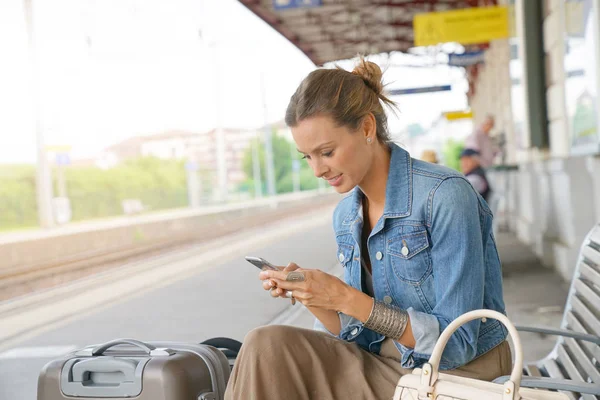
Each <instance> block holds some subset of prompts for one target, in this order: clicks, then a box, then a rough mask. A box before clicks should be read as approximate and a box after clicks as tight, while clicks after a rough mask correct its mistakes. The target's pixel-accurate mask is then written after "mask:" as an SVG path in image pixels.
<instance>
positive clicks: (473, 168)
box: [460, 149, 492, 201]
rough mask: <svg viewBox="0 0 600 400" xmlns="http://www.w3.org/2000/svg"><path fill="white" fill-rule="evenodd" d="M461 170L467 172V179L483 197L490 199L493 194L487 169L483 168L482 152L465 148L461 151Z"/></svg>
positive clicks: (486, 199)
mask: <svg viewBox="0 0 600 400" xmlns="http://www.w3.org/2000/svg"><path fill="white" fill-rule="evenodd" d="M460 170H461V172H462V173H463V174H465V176H466V178H467V180H468V181H469V182H471V185H473V187H474V188H475V190H477V192H478V193H479V194H480V195H481V197H483V199H484V200H485V201H488V199H489V198H490V194H491V192H492V191H491V189H490V185H489V183H488V180H487V177H486V175H485V171H484V169H483V168H481V162H480V154H479V152H478V151H477V150H474V149H464V150H463V151H462V152H461V153H460Z"/></svg>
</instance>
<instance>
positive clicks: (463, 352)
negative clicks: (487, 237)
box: [398, 177, 485, 369]
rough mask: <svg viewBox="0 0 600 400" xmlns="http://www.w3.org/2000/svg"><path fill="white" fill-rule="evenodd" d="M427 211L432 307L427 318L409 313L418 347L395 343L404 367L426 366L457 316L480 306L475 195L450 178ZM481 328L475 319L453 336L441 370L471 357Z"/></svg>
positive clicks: (463, 183) (463, 182)
mask: <svg viewBox="0 0 600 400" xmlns="http://www.w3.org/2000/svg"><path fill="white" fill-rule="evenodd" d="M429 207H430V210H429V217H428V220H429V221H428V222H429V224H430V230H431V231H430V232H431V242H432V246H431V259H432V266H433V275H434V290H435V298H436V306H435V308H434V309H433V310H432V312H431V313H430V314H429V313H423V312H419V311H415V310H413V309H409V310H408V313H409V315H410V321H411V325H412V331H413V335H414V337H415V340H416V346H415V348H414V349H409V348H406V347H404V346H401V345H400V344H398V347H399V348H400V351H401V352H402V353H403V359H402V364H403V367H405V368H414V367H417V366H420V365H422V364H423V363H424V362H426V361H427V360H428V359H429V356H430V355H431V353H432V351H433V347H434V345H435V343H436V341H437V339H438V338H439V335H440V333H441V332H442V331H443V330H444V329H445V328H446V327H447V326H448V325H449V324H450V322H452V321H453V320H454V319H455V318H457V317H458V316H460V315H462V314H464V313H466V312H468V311H471V310H475V309H479V308H482V307H483V295H484V293H483V291H484V286H485V284H484V279H485V265H484V249H483V241H482V236H481V235H482V233H481V232H482V230H481V223H480V220H479V212H478V210H479V200H478V196H477V194H476V193H475V191H474V190H473V187H472V186H471V185H470V184H469V182H468V181H466V180H465V179H464V178H462V177H453V178H448V179H446V180H444V181H442V182H441V183H440V185H439V186H438V187H437V189H436V190H435V191H434V193H433V195H432V197H431V200H430V206H429ZM479 327H480V321H479V320H475V321H471V322H469V323H467V324H465V325H463V326H462V327H461V328H459V329H458V330H457V331H456V332H455V333H454V334H453V335H452V337H451V338H450V341H449V342H448V344H447V345H446V349H445V350H444V353H443V355H442V365H441V366H442V367H444V366H445V367H446V369H447V368H456V367H458V366H460V365H464V364H466V363H467V362H469V361H471V360H472V359H473V357H474V356H475V354H476V351H477V339H478V336H479Z"/></svg>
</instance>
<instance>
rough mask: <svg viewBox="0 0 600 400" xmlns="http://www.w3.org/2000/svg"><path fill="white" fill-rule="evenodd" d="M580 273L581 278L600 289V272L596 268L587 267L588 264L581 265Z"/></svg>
mask: <svg viewBox="0 0 600 400" xmlns="http://www.w3.org/2000/svg"><path fill="white" fill-rule="evenodd" d="M579 272H580V273H581V276H583V277H585V278H586V279H587V280H589V281H590V282H592V283H593V284H594V285H596V286H599V287H600V272H598V271H597V270H596V269H595V268H593V267H591V266H589V265H587V264H586V263H581V265H580V266H579Z"/></svg>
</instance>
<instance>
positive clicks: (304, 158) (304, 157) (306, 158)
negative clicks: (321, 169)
mask: <svg viewBox="0 0 600 400" xmlns="http://www.w3.org/2000/svg"><path fill="white" fill-rule="evenodd" d="M302 159H303V160H310V156H309V155H308V154H305V155H303V156H302Z"/></svg>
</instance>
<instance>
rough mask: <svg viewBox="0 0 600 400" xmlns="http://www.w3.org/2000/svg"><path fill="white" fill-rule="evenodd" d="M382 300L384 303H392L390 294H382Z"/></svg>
mask: <svg viewBox="0 0 600 400" xmlns="http://www.w3.org/2000/svg"><path fill="white" fill-rule="evenodd" d="M383 302H384V303H385V304H392V298H391V297H390V296H383Z"/></svg>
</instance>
